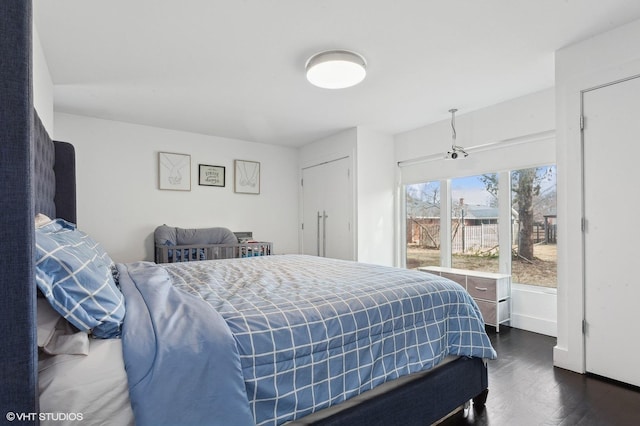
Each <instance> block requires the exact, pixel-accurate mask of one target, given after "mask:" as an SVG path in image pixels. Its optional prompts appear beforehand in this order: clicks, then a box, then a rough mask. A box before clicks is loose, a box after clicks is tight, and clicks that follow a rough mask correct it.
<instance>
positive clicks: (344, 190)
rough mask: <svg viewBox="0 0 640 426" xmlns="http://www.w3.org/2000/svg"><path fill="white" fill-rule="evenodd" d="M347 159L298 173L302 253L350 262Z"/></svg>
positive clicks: (349, 182)
mask: <svg viewBox="0 0 640 426" xmlns="http://www.w3.org/2000/svg"><path fill="white" fill-rule="evenodd" d="M350 166H351V159H350V157H345V158H341V159H338V160H334V161H329V162H326V163H322V164H318V165H315V166H311V167H307V168H305V169H303V170H302V193H303V198H302V207H303V225H302V226H303V229H302V246H303V253H304V254H310V255H314V256H322V257H331V258H334V259H346V260H354V259H355V256H354V253H353V229H352V228H353V227H352V224H351V217H352V206H353V195H352V192H353V191H352V183H351V173H350Z"/></svg>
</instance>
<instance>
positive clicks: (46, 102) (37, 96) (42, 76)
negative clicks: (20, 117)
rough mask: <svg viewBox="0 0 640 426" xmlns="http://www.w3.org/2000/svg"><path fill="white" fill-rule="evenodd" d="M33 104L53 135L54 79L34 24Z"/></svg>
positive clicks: (50, 134) (46, 127)
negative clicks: (52, 79)
mask: <svg viewBox="0 0 640 426" xmlns="http://www.w3.org/2000/svg"><path fill="white" fill-rule="evenodd" d="M32 49H33V52H32V56H33V105H34V107H35V109H36V111H37V112H38V116H39V117H40V120H41V121H42V124H43V125H44V127H45V129H47V132H48V133H49V136H53V131H54V125H53V81H51V75H50V73H49V66H48V65H47V60H46V58H45V57H44V52H43V51H42V45H41V44H40V37H39V36H38V31H37V30H36V27H35V25H34V26H33V47H32Z"/></svg>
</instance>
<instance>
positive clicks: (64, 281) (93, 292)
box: [36, 219, 125, 338]
mask: <svg viewBox="0 0 640 426" xmlns="http://www.w3.org/2000/svg"><path fill="white" fill-rule="evenodd" d="M112 265H113V260H111V258H110V257H109V255H108V254H107V253H106V251H104V249H103V248H102V247H101V246H100V245H99V244H98V243H96V242H95V241H94V240H93V239H92V238H90V237H89V236H88V235H87V234H86V233H84V232H82V231H79V230H77V229H76V227H75V225H74V224H72V223H69V222H67V221H65V220H63V219H55V220H53V221H52V222H50V223H48V224H46V225H43V226H41V227H40V228H37V229H36V284H37V285H38V288H39V289H40V291H41V292H42V293H43V294H44V296H45V298H46V299H47V300H48V301H49V303H50V304H51V306H52V307H53V308H54V309H55V310H56V311H57V312H58V313H59V314H60V315H62V316H63V317H64V318H65V319H67V321H69V322H70V323H71V324H73V325H74V326H76V327H77V328H78V329H79V330H81V331H86V332H91V333H92V334H93V335H94V336H95V337H99V338H112V337H118V336H119V335H120V326H121V325H122V320H123V318H124V313H125V307H124V299H123V296H122V293H121V292H120V290H119V289H118V288H117V286H116V283H115V281H114V277H113V275H112Z"/></svg>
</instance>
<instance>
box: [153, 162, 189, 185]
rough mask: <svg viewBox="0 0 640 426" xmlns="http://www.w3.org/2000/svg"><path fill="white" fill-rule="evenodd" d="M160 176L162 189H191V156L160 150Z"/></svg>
mask: <svg viewBox="0 0 640 426" xmlns="http://www.w3.org/2000/svg"><path fill="white" fill-rule="evenodd" d="M158 178H159V187H160V189H172V190H175V191H191V156H190V155H188V154H176V153H173V152H159V153H158Z"/></svg>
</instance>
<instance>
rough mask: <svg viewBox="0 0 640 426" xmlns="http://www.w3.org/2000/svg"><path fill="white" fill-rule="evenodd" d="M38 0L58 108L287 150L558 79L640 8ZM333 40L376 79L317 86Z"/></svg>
mask: <svg viewBox="0 0 640 426" xmlns="http://www.w3.org/2000/svg"><path fill="white" fill-rule="evenodd" d="M33 4H34V19H35V22H36V28H37V32H38V34H39V37H40V40H41V43H42V46H43V49H44V53H45V56H46V59H47V63H48V66H49V71H50V73H51V78H52V80H53V83H54V103H55V110H56V111H62V112H68V113H72V114H81V115H88V116H93V117H100V118H105V119H112V120H119V121H125V122H131V123H140V124H146V125H151V126H157V127H164V128H170V129H177V130H185V131H190V132H196V133H203V134H210V135H217V136H223V137H229V138H235V139H242V140H249V141H256V142H264V143H271V144H279V145H287V146H300V145H304V144H306V143H309V142H312V141H314V140H317V139H320V138H322V137H325V136H328V135H330V134H333V133H336V132H337V131H340V130H342V129H345V128H349V127H354V126H368V127H371V128H373V129H375V130H378V131H381V132H384V133H388V134H396V133H400V132H403V131H407V130H411V129H415V128H418V127H421V126H424V125H426V124H429V123H432V122H435V121H439V120H443V119H446V118H448V117H449V113H448V110H449V109H450V108H453V107H455V108H458V109H459V112H458V114H459V115H460V114H464V113H465V112H469V111H472V110H474V109H478V108H482V107H484V106H488V105H492V104H496V103H499V102H501V101H504V100H507V99H511V98H515V97H518V96H521V95H525V94H529V93H532V92H536V91H539V90H542V89H546V88H549V87H552V86H553V84H554V52H555V51H556V50H557V49H559V48H561V47H563V46H567V45H569V44H572V43H575V42H577V41H580V40H583V39H585V38H588V37H590V36H593V35H596V34H598V33H601V32H604V31H606V30H608V29H611V28H615V27H617V26H620V25H622V24H625V23H627V22H630V21H632V20H635V19H638V18H640V1H638V0H438V1H436V0H110V1H104V0H55V1H52V0H34V2H33ZM636 42H637V41H636ZM327 49H348V50H354V51H357V52H359V53H360V54H362V55H363V56H364V57H365V58H366V60H367V62H368V75H367V78H366V79H365V81H364V82H362V83H361V84H360V85H358V86H355V87H352V88H349V89H344V90H326V89H319V88H317V87H314V86H312V85H310V84H309V83H308V82H307V81H306V80H305V75H304V65H305V62H306V60H307V59H308V58H309V57H310V56H311V55H313V54H314V53H316V52H318V51H322V50H327Z"/></svg>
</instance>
